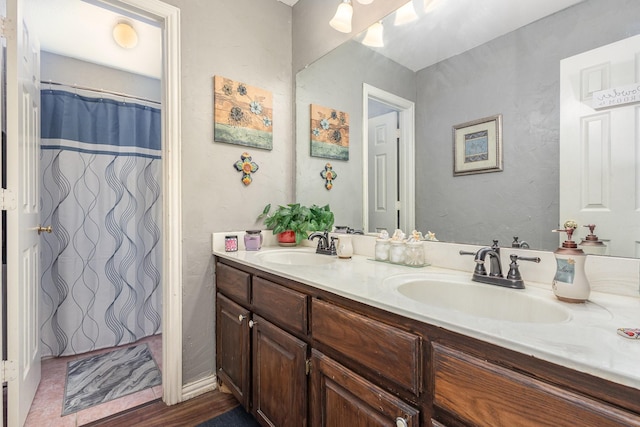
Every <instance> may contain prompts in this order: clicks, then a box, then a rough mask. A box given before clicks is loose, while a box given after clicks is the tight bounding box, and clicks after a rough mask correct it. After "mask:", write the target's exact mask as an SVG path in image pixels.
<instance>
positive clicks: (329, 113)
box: [311, 104, 349, 160]
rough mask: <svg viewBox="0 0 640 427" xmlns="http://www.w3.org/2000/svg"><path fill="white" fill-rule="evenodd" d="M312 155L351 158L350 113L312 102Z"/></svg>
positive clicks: (338, 158)
mask: <svg viewBox="0 0 640 427" xmlns="http://www.w3.org/2000/svg"><path fill="white" fill-rule="evenodd" d="M311 156H312V157H324V158H327V159H337V160H349V114H347V113H345V112H342V111H338V110H336V109H335V108H327V107H321V106H319V105H314V104H311Z"/></svg>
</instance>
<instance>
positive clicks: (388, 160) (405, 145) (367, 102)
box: [362, 83, 416, 234]
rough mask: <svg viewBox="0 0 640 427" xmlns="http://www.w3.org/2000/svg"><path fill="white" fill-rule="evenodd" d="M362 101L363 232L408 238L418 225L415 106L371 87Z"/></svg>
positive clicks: (365, 89)
mask: <svg viewBox="0 0 640 427" xmlns="http://www.w3.org/2000/svg"><path fill="white" fill-rule="evenodd" d="M362 101H363V105H362V108H363V122H362V123H363V126H362V132H363V140H362V141H363V145H362V162H363V165H362V166H363V173H364V177H363V180H362V187H363V193H362V198H363V204H362V208H363V216H362V222H363V230H364V231H365V233H379V232H380V231H381V230H382V229H386V230H387V231H388V232H389V233H390V234H391V233H393V232H394V231H395V230H396V229H400V230H403V231H404V232H405V233H410V232H411V230H413V229H415V222H416V221H415V104H414V102H413V101H410V100H408V99H406V98H402V97H400V96H398V95H395V94H393V93H391V92H387V91H385V90H382V89H378V88H376V87H374V86H371V85H369V84H367V83H364V84H363V85H362ZM389 113H392V114H391V115H389V116H388V118H387V119H388V120H389V124H386V125H385V124H383V123H385V122H384V121H382V120H383V119H382V117H383V116H384V115H386V114H389ZM374 118H375V120H374ZM378 119H379V120H380V121H378ZM383 129H384V130H383ZM372 141H375V144H374V143H373V142H372ZM383 141H384V142H383Z"/></svg>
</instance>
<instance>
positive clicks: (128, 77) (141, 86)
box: [40, 51, 162, 102]
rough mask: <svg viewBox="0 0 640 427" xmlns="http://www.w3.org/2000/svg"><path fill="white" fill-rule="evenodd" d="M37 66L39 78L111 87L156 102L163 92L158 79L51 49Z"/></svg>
mask: <svg viewBox="0 0 640 427" xmlns="http://www.w3.org/2000/svg"><path fill="white" fill-rule="evenodd" d="M40 69H41V73H40V79H41V80H42V81H47V82H48V81H52V82H58V83H64V84H71V85H73V84H76V85H78V86H85V87H90V88H95V89H104V90H111V91H115V92H120V93H126V94H128V95H133V96H137V97H141V98H145V99H149V100H152V101H157V102H159V101H160V99H161V95H162V92H161V90H160V80H158V79H154V78H150V77H146V76H141V75H139V74H132V73H128V72H126V71H121V70H117V69H115V68H109V67H103V66H101V65H97V64H92V63H90V62H85V61H80V60H77V59H74V58H69V57H66V56H61V55H57V54H55V53H51V52H44V51H43V52H42V55H41V59H40ZM42 88H43V89H49V88H51V89H65V88H61V87H60V86H55V85H51V86H49V85H47V84H46V83H44V84H43V85H42ZM66 89H68V88H66Z"/></svg>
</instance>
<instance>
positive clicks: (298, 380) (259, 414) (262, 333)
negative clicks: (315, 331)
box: [251, 316, 307, 426]
mask: <svg viewBox="0 0 640 427" xmlns="http://www.w3.org/2000/svg"><path fill="white" fill-rule="evenodd" d="M253 319H254V320H253V327H252V331H251V333H252V336H253V339H252V357H253V359H252V368H253V375H252V380H253V384H252V392H253V398H252V401H253V402H252V411H253V414H254V416H255V417H256V419H257V420H258V421H260V422H261V424H263V425H273V426H305V425H307V424H306V419H307V376H306V362H307V344H306V343H305V342H304V341H302V340H299V339H298V338H296V337H294V336H292V335H291V334H288V333H287V332H285V331H283V330H282V329H280V328H278V327H277V326H275V325H273V324H272V323H270V322H268V321H267V320H265V319H264V318H262V317H260V316H254V317H253Z"/></svg>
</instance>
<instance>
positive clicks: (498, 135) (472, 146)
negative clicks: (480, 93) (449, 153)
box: [453, 114, 502, 176]
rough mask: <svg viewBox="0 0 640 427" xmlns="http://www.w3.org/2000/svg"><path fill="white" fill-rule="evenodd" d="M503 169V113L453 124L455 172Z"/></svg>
mask: <svg viewBox="0 0 640 427" xmlns="http://www.w3.org/2000/svg"><path fill="white" fill-rule="evenodd" d="M501 171H502V114H498V115H496V116H491V117H485V118H483V119H479V120H474V121H472V122H467V123H463V124H460V125H456V126H454V127H453V176H459V175H471V174H476V173H487V172H501Z"/></svg>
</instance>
